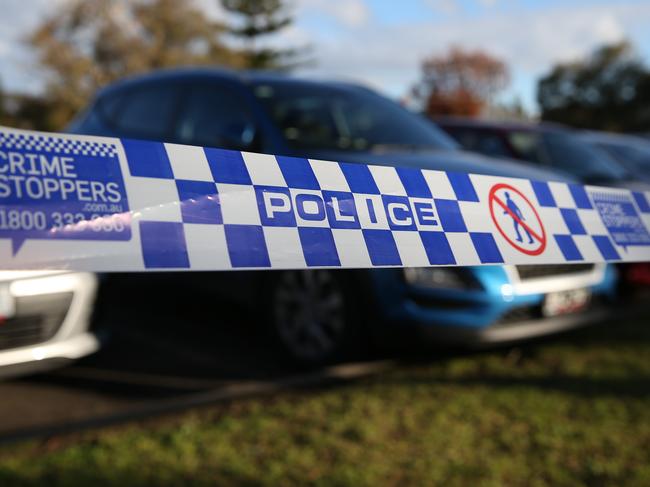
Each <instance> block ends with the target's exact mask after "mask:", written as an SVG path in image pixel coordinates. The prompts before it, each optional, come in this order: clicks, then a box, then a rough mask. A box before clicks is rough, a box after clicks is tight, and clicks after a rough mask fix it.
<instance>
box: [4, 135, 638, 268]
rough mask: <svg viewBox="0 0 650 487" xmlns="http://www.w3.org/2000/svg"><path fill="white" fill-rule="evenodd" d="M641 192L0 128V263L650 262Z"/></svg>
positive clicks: (164, 265) (275, 265) (344, 265)
mask: <svg viewBox="0 0 650 487" xmlns="http://www.w3.org/2000/svg"><path fill="white" fill-rule="evenodd" d="M649 229H650V194H649V193H647V192H645V193H644V192H633V191H629V190H624V189H613V188H598V187H591V186H581V185H578V184H566V183H559V182H544V181H530V180H525V179H515V178H504V177H495V176H486V175H477V174H465V173H454V172H443V171H435V170H427V169H422V170H420V169H413V168H401V167H388V166H373V165H363V164H349V163H345V162H330V161H321V160H313V159H301V158H292V157H283V156H272V155H265V154H255V153H249V152H238V151H227V150H221V149H213V148H201V147H192V146H183V145H177V144H163V143H158V142H145V141H135V140H127V139H123V140H120V139H114V138H106V137H90V136H77V135H63V134H45V133H39V132H31V131H22V130H16V129H9V128H0V267H1V268H7V269H18V268H22V269H28V268H47V269H82V270H94V271H141V270H162V269H165V270H172V269H177V270H233V269H303V268H314V267H331V268H338V267H340V268H374V267H392V266H397V267H426V266H436V265H460V266H468V265H482V264H524V263H540V264H544V263H547V264H553V263H564V262H627V261H630V262H631V261H650V233H649Z"/></svg>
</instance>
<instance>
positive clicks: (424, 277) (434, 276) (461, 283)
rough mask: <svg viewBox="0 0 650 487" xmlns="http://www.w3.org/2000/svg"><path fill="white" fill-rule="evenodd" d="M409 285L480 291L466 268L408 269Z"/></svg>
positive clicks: (405, 277)
mask: <svg viewBox="0 0 650 487" xmlns="http://www.w3.org/2000/svg"><path fill="white" fill-rule="evenodd" d="M404 279H405V280H406V282H407V284H410V285H412V286H418V287H427V288H431V289H478V288H480V285H479V283H478V281H477V280H476V279H475V278H474V277H473V276H472V275H471V273H470V272H468V271H467V270H466V269H464V268H458V267H408V268H406V269H404Z"/></svg>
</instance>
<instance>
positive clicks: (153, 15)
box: [28, 0, 242, 129]
mask: <svg viewBox="0 0 650 487" xmlns="http://www.w3.org/2000/svg"><path fill="white" fill-rule="evenodd" d="M224 31H225V27H224V26H223V25H221V24H218V23H215V22H212V21H210V20H209V19H207V18H206V16H205V15H204V14H203V12H202V11H201V10H199V9H198V7H197V6H196V5H195V4H194V2H193V1H191V0H188V1H183V2H179V1H177V0H131V1H129V0H75V1H72V2H70V3H66V4H64V6H63V7H62V8H61V9H59V11H58V13H57V14H55V15H54V16H52V17H50V18H49V19H46V21H45V22H43V23H42V24H41V25H40V26H39V27H38V28H37V29H36V30H35V31H34V32H33V33H32V34H31V35H30V36H29V39H28V41H29V43H30V44H31V45H32V46H33V47H34V48H35V50H36V51H37V54H38V59H39V61H40V64H41V66H42V68H43V69H44V71H45V74H46V80H47V81H46V83H47V85H46V92H45V98H46V99H47V100H48V101H50V102H52V104H53V106H54V108H53V110H51V111H50V112H48V113H47V114H46V118H47V120H46V123H45V125H47V126H48V127H49V128H51V129H56V128H60V127H62V126H63V125H64V124H65V123H66V122H67V121H68V120H70V118H71V117H72V116H73V114H74V113H76V112H77V111H78V110H80V109H81V108H82V107H84V106H85V105H86V104H87V103H88V100H89V99H90V97H91V96H92V95H93V94H94V93H95V91H96V90H97V89H98V88H100V87H101V86H103V85H105V84H107V83H110V82H111V81H114V80H116V79H119V78H122V77H124V76H128V75H132V74H136V73H140V72H144V71H147V70H150V69H155V68H163V67H170V66H178V65H197V64H221V65H228V66H241V65H242V60H241V57H240V56H239V55H238V54H237V53H236V52H235V51H233V50H232V49H230V48H228V47H226V46H225V44H224V43H223V42H222V36H223V34H224Z"/></svg>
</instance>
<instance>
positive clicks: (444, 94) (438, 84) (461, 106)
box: [413, 47, 509, 117]
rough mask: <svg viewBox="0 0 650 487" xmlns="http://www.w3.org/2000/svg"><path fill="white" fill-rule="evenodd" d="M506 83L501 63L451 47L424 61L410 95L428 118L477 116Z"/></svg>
mask: <svg viewBox="0 0 650 487" xmlns="http://www.w3.org/2000/svg"><path fill="white" fill-rule="evenodd" d="M508 82H509V74H508V69H507V66H506V65H505V63H504V62H503V61H501V60H499V59H497V58H496V57H494V56H492V55H490V54H488V53H486V52H484V51H481V50H474V51H472V50H465V49H463V48H460V47H452V48H451V49H450V50H449V52H447V53H446V54H443V55H435V56H431V57H429V58H427V59H425V60H424V61H423V62H422V66H421V79H420V81H419V82H418V83H417V84H416V85H415V86H414V88H413V95H414V97H415V99H416V100H418V102H419V103H420V104H421V106H422V109H423V111H424V112H425V113H427V114H428V115H429V116H440V115H458V116H470V117H473V116H477V115H478V114H479V113H481V111H482V110H483V109H484V108H485V106H486V105H488V104H489V103H491V102H492V100H493V98H494V96H495V95H496V94H497V93H498V92H499V91H501V90H503V89H504V88H505V87H506V86H507V85H508Z"/></svg>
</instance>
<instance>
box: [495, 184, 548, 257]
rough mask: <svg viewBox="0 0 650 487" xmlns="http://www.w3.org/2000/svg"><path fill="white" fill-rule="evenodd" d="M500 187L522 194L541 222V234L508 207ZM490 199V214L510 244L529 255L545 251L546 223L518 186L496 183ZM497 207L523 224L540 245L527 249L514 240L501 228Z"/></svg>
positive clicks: (518, 194) (538, 221)
mask: <svg viewBox="0 0 650 487" xmlns="http://www.w3.org/2000/svg"><path fill="white" fill-rule="evenodd" d="M500 189H507V190H508V191H512V192H513V193H515V194H516V195H517V196H520V197H521V198H522V199H523V200H524V201H525V202H526V204H527V205H528V206H529V207H530V209H531V210H532V211H533V214H534V215H535V218H536V219H537V223H539V228H540V229H541V235H540V232H539V231H537V230H535V229H533V228H531V226H530V225H528V224H527V223H526V222H525V221H523V220H522V219H521V218H519V216H517V215H515V214H514V212H513V211H512V210H511V209H510V208H508V206H507V205H506V204H505V203H504V202H503V200H502V199H501V198H500V197H499V196H498V195H497V191H499V190H500ZM488 201H489V204H490V216H491V217H492V221H493V222H494V225H495V226H496V227H497V229H498V230H499V233H500V234H501V235H502V236H503V238H505V239H506V240H507V241H508V243H509V244H510V245H512V246H513V247H514V248H516V249H517V250H519V251H520V252H523V253H524V254H528V255H539V254H541V253H542V252H544V249H545V248H546V230H544V225H543V224H542V219H541V218H540V217H539V214H538V213H537V210H536V209H535V207H534V206H533V204H532V203H531V202H530V200H529V199H528V198H526V196H524V194H523V193H522V192H521V191H519V190H518V189H517V188H515V187H513V186H510V185H509V184H504V183H499V184H495V185H494V186H493V187H492V189H491V190H490V195H489V197H488ZM495 207H499V208H501V209H502V210H503V211H505V212H506V213H507V214H508V215H509V216H510V217H511V218H512V219H513V220H514V221H516V222H517V223H519V225H521V226H522V228H524V229H525V230H526V231H528V232H529V233H530V235H531V236H532V237H533V239H534V240H536V241H537V242H539V245H538V246H537V247H536V248H533V249H527V248H525V247H523V246H522V245H519V243H518V242H516V241H515V240H513V239H512V238H511V237H510V236H509V235H508V234H507V233H506V232H505V231H504V230H503V228H501V225H499V222H498V221H497V219H496V216H495V214H494V209H495Z"/></svg>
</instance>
